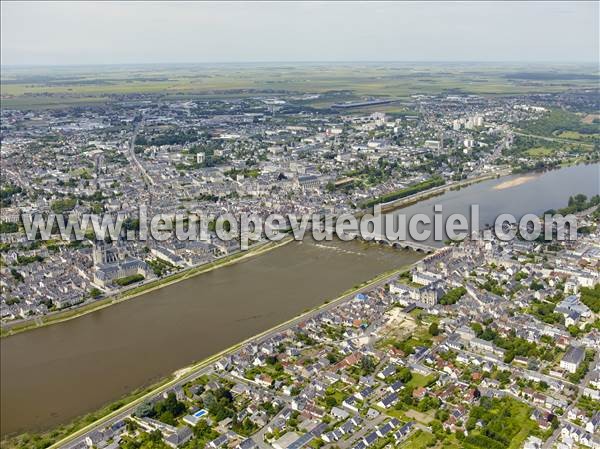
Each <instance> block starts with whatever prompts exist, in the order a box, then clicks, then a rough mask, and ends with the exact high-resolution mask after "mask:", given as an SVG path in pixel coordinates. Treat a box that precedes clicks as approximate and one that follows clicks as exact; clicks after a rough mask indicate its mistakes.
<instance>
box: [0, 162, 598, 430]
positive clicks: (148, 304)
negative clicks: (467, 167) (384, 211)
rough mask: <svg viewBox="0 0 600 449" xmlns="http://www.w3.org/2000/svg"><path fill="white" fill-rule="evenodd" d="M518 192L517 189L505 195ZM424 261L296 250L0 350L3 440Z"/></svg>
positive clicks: (538, 191)
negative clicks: (380, 277) (366, 282)
mask: <svg viewBox="0 0 600 449" xmlns="http://www.w3.org/2000/svg"><path fill="white" fill-rule="evenodd" d="M507 182H508V184H507ZM599 192H600V165H599V164H595V165H587V166H585V165H579V166H576V167H568V168H563V169H560V170H554V171H550V172H546V173H543V174H539V175H533V176H528V177H526V178H522V177H514V176H513V177H506V178H502V179H493V180H489V181H485V182H481V183H479V184H474V185H471V186H468V187H465V188H462V189H461V190H457V191H449V192H446V193H444V194H443V195H440V196H438V197H435V198H430V199H428V200H424V201H422V202H420V203H418V204H415V205H412V206H409V207H407V208H404V209H401V210H399V211H395V212H394V213H405V214H406V215H407V216H412V215H413V214H414V213H417V212H424V213H427V214H429V215H433V205H434V204H442V205H443V210H444V215H448V214H451V213H466V212H467V211H468V209H469V205H470V204H479V205H480V221H481V224H485V223H493V220H494V219H495V217H496V216H497V215H498V214H499V213H504V212H506V213H513V214H514V215H516V216H517V218H518V217H520V216H521V215H523V214H525V213H530V212H531V213H535V214H541V213H542V212H544V211H546V210H548V209H550V208H560V207H563V206H564V205H566V203H567V200H568V197H569V196H570V195H573V194H576V193H585V194H587V195H588V196H591V195H594V194H598V193H599ZM419 257H421V255H419V254H417V253H414V252H410V251H401V250H395V249H391V248H383V247H378V246H376V245H372V244H366V243H359V242H347V243H344V242H328V243H324V244H315V243H312V242H306V243H298V242H293V243H290V244H288V245H285V246H283V247H281V248H278V249H275V250H273V251H270V252H268V253H265V254H263V255H260V256H257V257H255V258H250V259H246V260H244V261H242V262H239V263H237V264H234V265H231V266H228V267H223V268H220V269H218V270H214V271H211V272H209V273H205V274H202V275H199V276H196V277H194V278H191V279H188V280H185V281H182V282H179V283H177V284H174V285H171V286H168V287H165V288H163V289H160V290H156V291H153V292H149V293H147V294H144V295H142V296H139V297H136V298H134V299H131V300H129V301H126V302H123V303H120V304H118V305H114V306H111V307H108V308H105V309H102V310H99V311H96V312H93V313H90V314H88V315H85V316H83V317H80V318H77V319H74V320H70V321H67V322H63V323H60V324H56V325H52V326H48V327H44V328H40V329H36V330H32V331H28V332H24V333H21V334H17V335H15V336H11V337H8V338H4V339H2V340H1V341H0V345H1V348H0V349H1V351H0V357H1V358H0V360H1V363H0V374H1V377H0V383H1V404H0V419H1V421H0V427H1V430H2V435H8V434H13V433H20V432H24V431H36V430H44V429H49V428H52V427H54V426H57V425H60V424H64V423H66V422H68V421H69V420H71V419H73V418H74V417H76V416H80V415H82V414H84V413H87V412H90V411H93V410H96V409H98V408H100V407H101V406H102V405H104V404H106V403H109V402H111V401H114V400H116V399H118V398H119V397H122V396H124V395H126V394H127V393H128V392H130V391H132V390H134V389H136V388H138V387H140V386H143V385H148V384H151V383H153V382H154V381H157V380H158V379H160V378H162V377H164V376H166V375H168V374H170V373H172V372H173V371H175V370H176V369H179V368H181V367H183V366H186V365H188V364H190V363H192V362H194V361H198V360H201V359H203V358H205V357H207V356H209V355H211V354H214V353H217V352H219V351H220V350H222V349H225V348H227V347H229V346H231V345H233V344H235V343H237V342H239V341H242V340H244V339H246V338H248V337H250V336H252V335H255V334H257V333H259V332H261V331H263V330H265V329H268V328H270V327H272V326H274V325H276V324H278V323H280V322H283V321H285V320H287V319H289V318H291V317H293V316H296V315H297V314H299V313H301V312H302V311H304V310H305V309H308V308H312V307H314V306H317V305H319V304H322V303H323V301H324V300H326V299H331V298H334V297H336V296H338V295H339V294H340V293H341V292H343V291H345V290H347V289H348V288H351V287H353V286H354V285H356V284H359V283H360V282H362V281H365V280H367V279H370V278H372V277H374V276H375V275H377V274H379V273H381V272H384V271H387V270H389V269H391V268H397V267H400V266H402V265H406V264H409V263H412V262H414V261H416V260H418V259H419Z"/></svg>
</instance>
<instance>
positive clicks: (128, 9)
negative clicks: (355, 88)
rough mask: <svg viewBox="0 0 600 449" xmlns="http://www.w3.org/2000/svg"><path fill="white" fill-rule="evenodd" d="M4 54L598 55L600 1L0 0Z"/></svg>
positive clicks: (167, 59) (344, 58) (46, 57)
mask: <svg viewBox="0 0 600 449" xmlns="http://www.w3.org/2000/svg"><path fill="white" fill-rule="evenodd" d="M1 8H2V43H1V49H2V65H3V66H6V67H20V66H26V67H29V66H32V67H38V66H92V65H93V66H96V65H190V64H192V65H193V64H214V65H217V64H273V63H275V64H277V63H283V64H290V63H296V64H299V63H309V64H310V63H411V62H412V63H461V62H465V63H492V64H500V63H528V64H556V63H559V64H598V62H599V57H600V56H599V53H600V51H599V40H600V33H599V20H600V19H599V17H600V7H599V3H598V2H555V1H550V2H510V3H496V2H399V3H386V2H376V3H361V2H295V3H289V2H265V3H260V2H259V3H237V2H228V3H214V2H199V3H185V2H173V3H165V2H112V3H104V2H89V3H82V2H2V4H1Z"/></svg>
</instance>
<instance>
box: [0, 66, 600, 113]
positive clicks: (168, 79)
mask: <svg viewBox="0 0 600 449" xmlns="http://www.w3.org/2000/svg"><path fill="white" fill-rule="evenodd" d="M551 69H552V70H555V69H556V68H551V67H545V66H536V68H535V70H538V71H539V73H545V71H548V70H551ZM520 70H523V67H520V66H518V65H502V66H498V65H496V66H494V65H484V64H477V63H471V64H459V63H453V64H450V63H448V64H444V65H442V64H425V63H413V64H411V63H370V64H366V63H362V64H361V63H345V64H344V63H337V64H325V63H320V64H317V63H313V64H307V63H305V64H295V65H289V64H264V65H261V66H258V65H251V64H245V65H244V64H221V65H213V66H210V65H200V64H197V65H193V64H189V65H171V66H168V65H166V66H165V65H163V66H160V65H145V66H89V67H86V66H82V67H47V68H43V67H40V68H20V67H3V68H2V82H1V87H2V107H3V108H28V107H57V106H60V105H72V104H96V103H103V102H109V101H115V100H123V99H124V98H125V97H126V96H128V95H131V94H144V95H160V96H161V97H162V98H165V97H167V98H194V97H198V96H200V97H206V96H208V97H211V96H217V97H219V96H228V95H235V96H238V97H239V96H255V95H257V94H260V95H272V96H275V95H277V96H286V95H298V94H303V93H307V92H308V93H318V94H325V95H322V96H321V97H319V98H315V99H306V100H301V102H302V103H304V104H306V105H309V106H312V107H317V108H323V107H329V106H330V105H331V104H333V103H336V102H340V101H349V100H359V99H361V98H363V97H365V96H370V97H376V96H385V97H396V98H399V99H408V98H410V96H411V95H415V94H438V93H471V94H483V95H503V94H522V93H530V92H540V93H542V92H562V91H565V90H566V89H569V88H583V87H595V86H596V85H597V82H596V80H593V79H584V80H581V79H572V78H570V77H569V73H572V72H577V73H581V72H587V73H594V74H595V73H596V72H597V69H596V71H594V70H595V69H593V68H590V67H581V66H570V67H568V68H566V69H563V70H564V72H565V79H551V80H548V79H543V77H540V79H537V80H531V79H522V78H519V77H518V76H516V77H511V76H510V74H511V73H515V72H519V71H520ZM385 109H386V110H388V111H389V112H404V108H402V107H398V106H396V105H388V106H385Z"/></svg>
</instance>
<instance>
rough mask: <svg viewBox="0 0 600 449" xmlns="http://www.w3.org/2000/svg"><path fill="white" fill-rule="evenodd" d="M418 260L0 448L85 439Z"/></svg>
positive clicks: (56, 445)
mask: <svg viewBox="0 0 600 449" xmlns="http://www.w3.org/2000/svg"><path fill="white" fill-rule="evenodd" d="M285 243H288V242H280V244H285ZM279 246H280V245H279ZM417 263H418V261H417V262H414V263H411V264H408V265H404V266H401V267H399V268H395V269H392V270H388V271H386V272H384V273H381V274H379V275H377V276H375V277H374V278H372V279H369V280H367V281H365V282H362V283H361V284H359V285H356V286H354V287H352V288H350V289H347V290H346V291H345V292H343V293H342V294H340V295H338V296H337V297H335V298H333V299H330V300H325V301H324V302H323V304H321V305H319V306H316V307H313V308H311V309H309V310H306V311H304V312H302V313H300V314H299V315H296V316H295V317H293V318H290V319H289V320H287V321H285V322H283V323H280V324H277V325H275V326H273V327H271V328H270V329H268V330H265V331H263V332H260V333H258V334H256V335H254V336H252V337H250V338H247V339H245V340H243V341H241V342H239V343H236V344H235V345H233V346H230V347H228V348H227V349H224V350H222V351H220V352H218V353H216V354H213V355H211V356H209V357H207V358H205V359H203V360H201V361H199V362H196V363H192V364H190V365H188V366H187V367H185V368H183V369H179V370H177V371H175V372H174V373H172V374H171V375H169V376H167V377H165V378H164V379H162V380H160V381H158V382H156V383H154V384H153V385H152V386H150V387H147V388H142V389H139V390H136V391H135V392H133V393H131V394H129V395H127V396H125V397H123V398H121V399H119V400H117V401H115V402H112V403H110V404H107V405H106V406H104V407H102V408H101V409H100V410H99V411H97V412H94V413H90V414H88V415H85V416H83V417H80V418H77V419H76V420H74V421H72V422H71V423H69V424H67V425H63V426H61V427H59V428H57V429H54V430H52V431H49V432H45V433H42V434H35V435H31V434H24V435H19V436H14V437H11V438H5V439H3V440H2V441H1V442H0V447H1V448H2V449H25V448H30V447H50V448H51V449H58V448H59V447H61V446H63V445H65V444H67V443H72V442H75V441H76V440H77V439H79V438H83V436H84V435H85V434H86V433H88V432H89V431H90V430H93V429H94V428H96V427H99V426H106V425H110V424H111V423H112V422H113V421H116V420H119V419H122V418H123V417H124V416H126V415H128V414H129V413H131V412H132V411H133V410H134V409H135V407H137V406H138V405H140V404H141V403H143V402H144V401H146V400H148V399H149V398H151V397H153V396H156V395H158V394H160V393H161V392H163V391H165V390H167V389H170V388H173V387H175V386H177V385H180V384H183V383H185V382H187V381H189V380H190V379H191V378H193V377H196V376H198V375H201V374H202V372H203V370H206V369H207V368H208V367H209V366H210V365H212V364H213V363H214V362H215V361H217V360H219V359H220V358H221V357H223V356H226V355H229V354H231V353H233V352H235V351H237V350H239V349H240V347H242V346H243V345H246V344H248V343H250V342H256V341H260V340H261V339H265V338H268V337H269V336H271V335H272V334H274V333H276V332H280V331H282V330H284V329H286V328H289V327H292V326H294V325H295V324H297V323H298V322H300V321H303V320H305V319H307V318H308V317H310V316H311V315H314V314H317V313H320V312H322V311H324V310H326V309H328V308H333V307H335V306H336V305H337V304H339V303H340V302H342V301H344V300H346V299H349V298H351V297H353V296H354V295H356V294H358V293H361V292H364V291H367V290H370V289H372V288H375V287H377V286H379V285H383V284H385V283H386V282H388V281H389V280H390V279H392V278H394V277H395V276H397V275H399V274H401V273H403V272H406V271H409V270H410V269H412V268H413V267H414V266H415V265H416V264H417Z"/></svg>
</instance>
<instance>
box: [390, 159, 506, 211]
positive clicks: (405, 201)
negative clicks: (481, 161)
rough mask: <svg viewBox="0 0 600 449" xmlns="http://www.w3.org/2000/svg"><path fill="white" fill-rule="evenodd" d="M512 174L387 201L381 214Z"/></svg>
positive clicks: (441, 187) (473, 179)
mask: <svg viewBox="0 0 600 449" xmlns="http://www.w3.org/2000/svg"><path fill="white" fill-rule="evenodd" d="M511 174H512V173H511V172H510V171H509V170H508V169H507V170H502V171H499V172H497V173H489V174H486V175H481V176H478V177H476V178H472V179H463V180H461V181H456V182H452V183H450V184H444V185H441V186H438V187H433V188H431V189H428V190H423V191H422V192H418V193H415V194H414V195H411V196H407V197H404V198H399V199H397V200H394V201H389V202H387V203H381V212H382V213H385V212H393V211H395V210H397V209H402V208H404V207H408V206H412V205H414V204H417V203H419V202H421V201H424V200H428V199H430V198H432V197H434V196H438V195H443V194H444V193H446V192H447V191H449V190H458V189H462V188H464V187H468V186H470V185H473V184H477V183H479V182H483V181H488V180H490V179H496V178H501V177H504V176H510V175H511Z"/></svg>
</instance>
